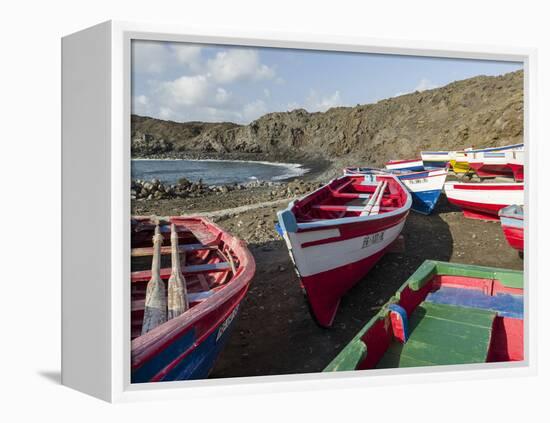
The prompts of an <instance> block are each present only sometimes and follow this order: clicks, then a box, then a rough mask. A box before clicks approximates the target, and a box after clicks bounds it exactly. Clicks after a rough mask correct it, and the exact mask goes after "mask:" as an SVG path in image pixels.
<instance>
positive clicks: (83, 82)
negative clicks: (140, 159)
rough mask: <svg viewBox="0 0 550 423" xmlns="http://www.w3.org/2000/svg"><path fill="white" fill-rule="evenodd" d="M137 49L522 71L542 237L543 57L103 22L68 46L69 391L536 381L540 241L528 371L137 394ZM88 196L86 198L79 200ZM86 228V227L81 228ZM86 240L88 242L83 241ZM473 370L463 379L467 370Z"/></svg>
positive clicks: (65, 267) (208, 383) (528, 301)
mask: <svg viewBox="0 0 550 423" xmlns="http://www.w3.org/2000/svg"><path fill="white" fill-rule="evenodd" d="M133 39H142V40H158V41H175V42H177V41H182V42H191V43H206V44H229V45H246V46H259V47H283V48H299V49H306V50H307V49H314V50H328V51H348V52H366V53H380V54H399V55H414V56H431V57H447V58H467V59H487V60H504V61H519V62H522V63H523V67H524V72H525V79H524V81H525V82H524V139H525V144H526V151H527V161H528V166H527V172H526V204H527V207H526V222H527V225H526V226H527V228H532V227H536V226H537V208H536V206H537V203H536V196H535V194H536V192H537V182H536V181H537V178H536V172H537V169H536V166H535V163H536V161H535V159H534V158H535V157H536V154H537V143H536V140H533V139H531V128H532V125H533V108H532V104H533V103H532V102H533V94H534V93H536V86H535V82H536V78H535V77H534V75H535V74H536V52H535V51H534V50H532V49H526V48H504V47H497V46H478V45H460V44H447V43H438V42H422V43H419V42H411V41H406V40H383V39H368V38H348V37H335V36H330V37H329V36H316V35H311V36H304V35H303V34H300V35H297V34H280V33H277V34H273V33H267V32H259V31H258V32H254V33H244V32H243V33H226V32H224V31H216V32H213V31H204V30H201V29H198V28H186V27H182V26H170V25H152V24H139V23H128V22H114V21H112V22H105V23H102V24H100V25H97V26H94V27H92V28H88V29H85V30H83V31H80V32H77V33H75V34H71V35H68V36H66V37H64V38H63V41H62V72H63V75H62V101H63V106H62V119H63V122H62V137H63V141H62V161H63V170H62V197H63V199H62V213H63V217H62V221H63V222H62V231H63V235H62V242H63V247H62V255H63V264H62V279H63V282H62V383H63V384H64V385H66V386H69V387H71V388H74V389H77V390H79V391H82V392H85V393H87V394H90V395H93V396H96V397H98V398H101V399H103V400H106V401H111V402H120V401H135V400H158V399H164V398H181V397H182V396H183V395H185V397H186V398H190V397H193V396H207V395H208V396H211V395H220V394H235V393H239V394H240V393H242V394H245V393H260V392H288V391H296V390H308V389H327V388H329V387H330V388H334V387H348V388H349V387H354V386H365V385H370V386H373V385H374V386H375V385H387V384H402V383H418V382H436V381H441V380H448V379H451V378H452V379H455V380H469V379H477V378H492V377H503V376H522V375H530V374H534V373H535V372H536V363H537V360H536V345H535V342H536V339H535V336H534V334H535V327H536V302H535V301H533V298H536V295H537V294H536V293H537V275H536V273H535V269H536V260H537V256H536V249H535V248H534V246H535V245H536V236H537V235H536V232H535V231H530V230H527V234H526V241H525V242H526V253H525V279H526V281H527V282H526V284H525V307H526V313H525V325H526V332H525V360H524V361H523V362H518V363H490V364H482V365H455V366H440V367H435V368H429V369H428V368H414V369H408V370H404V369H391V370H369V371H368V374H366V373H365V372H367V371H355V372H343V373H331V374H327V373H317V374H304V375H300V374H297V375H287V376H263V377H249V378H233V379H215V380H199V381H181V382H166V383H157V384H155V383H146V384H139V385H132V384H131V383H130V336H129V330H130V321H129V318H130V312H129V304H130V290H129V284H128V283H126V281H128V280H129V274H130V254H129V253H130V223H129V219H128V218H129V216H130V113H131V101H130V100H131V99H130V94H131V93H130V91H131V87H130V81H131V80H130V44H131V40H133ZM83 192H84V193H86V195H85V196H83V195H82V193H83ZM83 220H84V221H86V222H88V224H87V225H81V222H82V221H83ZM83 239H85V240H86V242H85V243H84V242H82V240H83ZM465 370H467V371H465Z"/></svg>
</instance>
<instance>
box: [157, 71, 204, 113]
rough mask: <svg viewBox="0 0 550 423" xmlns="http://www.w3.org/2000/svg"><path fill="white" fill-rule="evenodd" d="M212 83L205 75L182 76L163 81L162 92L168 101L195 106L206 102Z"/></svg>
mask: <svg viewBox="0 0 550 423" xmlns="http://www.w3.org/2000/svg"><path fill="white" fill-rule="evenodd" d="M210 89H211V87H210V83H209V81H208V80H207V78H206V77H205V76H203V75H197V76H182V77H180V78H178V79H176V80H174V81H167V82H163V83H161V85H160V90H159V91H160V93H161V95H162V97H163V98H164V99H165V101H167V102H173V103H176V104H181V105H186V106H193V105H197V104H205V103H206V102H207V99H208V94H209V91H210Z"/></svg>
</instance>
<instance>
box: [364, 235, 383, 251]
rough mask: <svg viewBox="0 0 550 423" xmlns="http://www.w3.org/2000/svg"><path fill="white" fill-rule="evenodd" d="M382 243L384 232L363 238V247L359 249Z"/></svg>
mask: <svg viewBox="0 0 550 423" xmlns="http://www.w3.org/2000/svg"><path fill="white" fill-rule="evenodd" d="M382 241H384V232H378V233H376V234H370V235H367V236H366V237H365V238H363V246H362V247H361V248H367V247H368V246H369V245H373V244H378V243H379V242H382Z"/></svg>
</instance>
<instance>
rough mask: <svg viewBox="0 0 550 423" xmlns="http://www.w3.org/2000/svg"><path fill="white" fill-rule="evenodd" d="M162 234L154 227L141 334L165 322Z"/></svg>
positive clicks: (157, 227)
mask: <svg viewBox="0 0 550 423" xmlns="http://www.w3.org/2000/svg"><path fill="white" fill-rule="evenodd" d="M161 246H162V235H161V234H160V228H159V226H158V225H157V226H156V227H155V235H154V236H153V264H152V265H151V279H150V280H149V282H148V283H147V293H146V294H145V313H144V315H143V326H142V328H141V334H142V335H145V334H146V333H147V332H149V331H150V330H152V329H154V328H156V327H157V326H159V325H161V324H163V323H164V322H166V290H165V288H164V282H163V281H162V279H161V277H160V257H161V255H160V248H161Z"/></svg>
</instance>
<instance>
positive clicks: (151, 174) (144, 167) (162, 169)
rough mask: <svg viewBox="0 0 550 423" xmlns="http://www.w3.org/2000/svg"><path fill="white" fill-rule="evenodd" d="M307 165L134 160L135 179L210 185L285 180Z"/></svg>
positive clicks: (235, 161)
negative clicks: (187, 180) (199, 181)
mask: <svg viewBox="0 0 550 423" xmlns="http://www.w3.org/2000/svg"><path fill="white" fill-rule="evenodd" d="M306 172H307V169H305V168H303V167H301V166H300V165H298V164H292V163H286V164H283V163H268V162H253V161H239V160H148V159H137V160H132V179H142V180H151V179H153V178H157V179H159V180H161V181H162V182H164V183H168V184H175V183H176V182H177V181H178V179H180V178H187V179H189V180H190V181H193V182H197V181H198V180H199V179H202V181H203V182H204V183H205V184H208V185H221V184H232V183H246V182H251V181H254V180H260V181H283V180H285V179H288V178H293V177H296V176H300V175H303V174H304V173H306Z"/></svg>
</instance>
